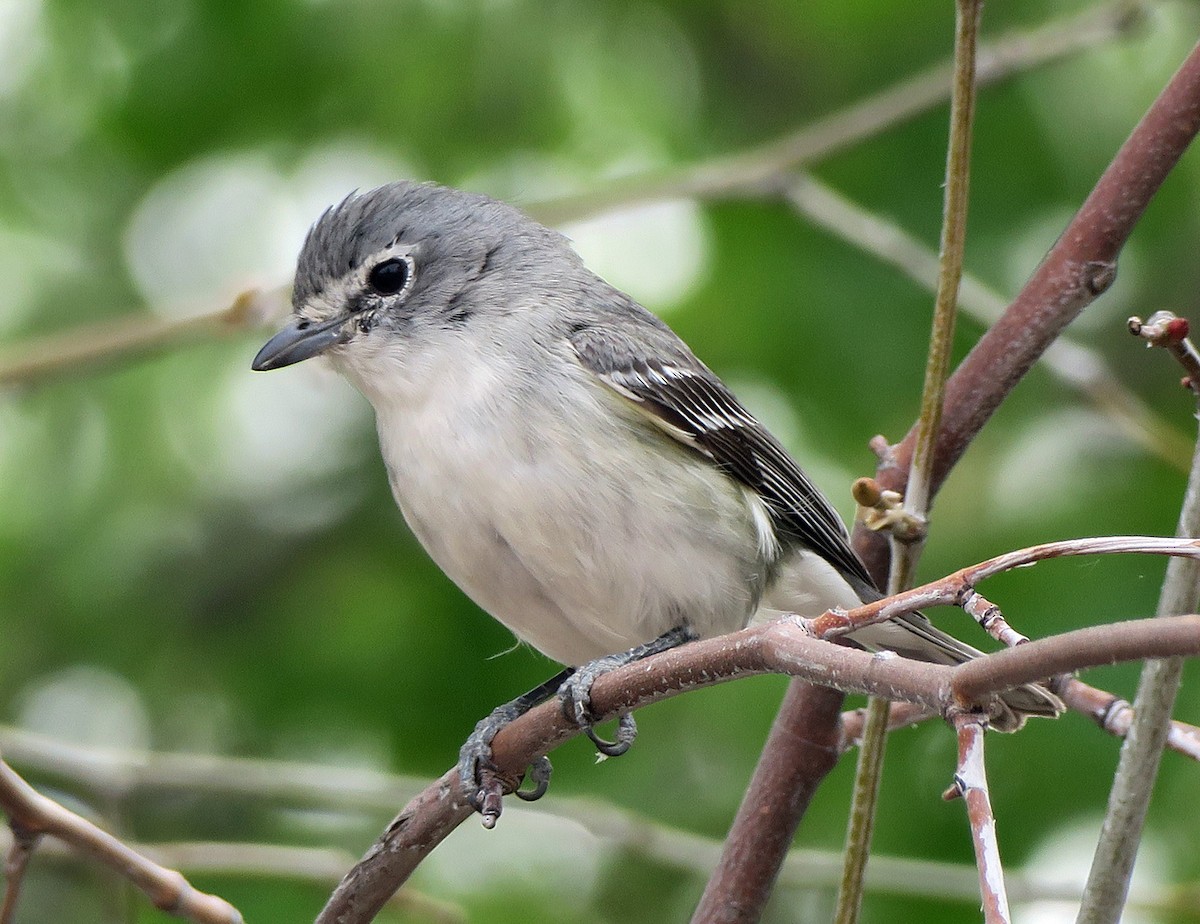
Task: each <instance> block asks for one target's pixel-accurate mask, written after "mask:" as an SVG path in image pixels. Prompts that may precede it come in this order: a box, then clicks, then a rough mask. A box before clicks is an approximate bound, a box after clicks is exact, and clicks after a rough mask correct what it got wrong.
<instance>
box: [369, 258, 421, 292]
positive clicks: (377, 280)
mask: <svg viewBox="0 0 1200 924" xmlns="http://www.w3.org/2000/svg"><path fill="white" fill-rule="evenodd" d="M412 271H413V266H412V261H411V260H410V259H409V258H407V257H388V258H387V259H386V260H381V261H380V262H379V263H376V264H375V265H374V266H373V267H371V271H370V272H369V273H367V285H369V286H370V287H371V290H372V291H373V292H375V294H376V295H397V294H399V293H400V292H403V291H404V290H405V289H406V288H408V286H409V283H410V282H411V281H412V276H413V272H412Z"/></svg>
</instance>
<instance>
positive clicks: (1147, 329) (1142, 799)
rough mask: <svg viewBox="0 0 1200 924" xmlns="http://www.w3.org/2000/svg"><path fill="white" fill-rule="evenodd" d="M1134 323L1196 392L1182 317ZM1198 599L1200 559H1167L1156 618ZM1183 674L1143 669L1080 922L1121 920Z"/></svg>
mask: <svg viewBox="0 0 1200 924" xmlns="http://www.w3.org/2000/svg"><path fill="white" fill-rule="evenodd" d="M1138 327H1139V331H1138V332H1139V333H1140V334H1141V335H1142V336H1144V337H1146V338H1147V339H1148V340H1149V342H1150V343H1151V344H1158V345H1162V346H1166V347H1167V349H1168V350H1169V351H1170V352H1171V353H1172V355H1174V356H1175V358H1176V359H1177V360H1178V361H1179V362H1180V363H1181V364H1182V365H1183V367H1184V369H1185V370H1187V374H1188V377H1187V379H1185V381H1186V382H1187V383H1188V384H1189V387H1190V388H1191V389H1192V390H1193V393H1197V388H1198V387H1200V376H1198V375H1197V373H1200V362H1198V359H1200V357H1197V354H1196V350H1195V348H1194V347H1193V346H1192V344H1191V341H1190V340H1188V339H1187V322H1186V321H1184V320H1183V319H1182V318H1176V317H1175V316H1174V315H1171V314H1170V313H1169V312H1158V313H1157V314H1156V315H1154V316H1153V317H1152V318H1151V319H1150V323H1148V324H1144V325H1142V324H1140V323H1139V325H1138ZM1130 329H1131V330H1132V329H1133V324H1132V321H1131V324H1130ZM1160 329H1161V330H1160ZM1176 535H1177V536H1180V537H1181V538H1186V537H1192V536H1200V438H1198V439H1197V441H1196V454H1195V457H1194V459H1193V461H1192V471H1191V474H1190V475H1189V477H1188V485H1187V490H1186V492H1185V493H1184V499H1183V504H1182V507H1181V509H1180V513H1179V525H1178V527H1177V528H1176ZM1197 601H1200V563H1198V562H1197V561H1195V560H1193V559H1182V558H1181V559H1178V560H1174V559H1173V560H1171V561H1170V562H1168V563H1167V573H1166V577H1165V578H1164V579H1163V587H1162V593H1161V595H1160V596H1159V599H1158V614H1157V615H1158V616H1159V617H1160V618H1161V617H1164V616H1169V615H1172V614H1174V613H1181V612H1186V611H1189V610H1192V609H1194V608H1195V606H1196V603H1197ZM1182 673H1183V659H1182V658H1179V657H1173V658H1167V659H1166V660H1162V661H1148V662H1146V664H1145V666H1144V667H1143V668H1142V676H1141V679H1140V681H1139V682H1138V691H1137V696H1136V697H1135V698H1134V703H1133V718H1132V723H1131V724H1130V727H1129V733H1128V734H1127V735H1126V736H1125V743H1124V744H1123V745H1122V747H1121V757H1120V760H1119V761H1118V763H1117V771H1116V773H1115V775H1114V776H1113V785H1112V789H1111V790H1110V792H1109V796H1108V808H1107V810H1106V811H1105V814H1104V823H1103V825H1102V826H1101V829H1100V839H1099V841H1098V843H1097V844H1096V853H1095V856H1094V857H1093V858H1092V868H1091V870H1090V872H1089V873H1088V881H1087V886H1086V887H1085V889H1084V892H1083V898H1082V900H1081V902H1080V908H1079V918H1078V920H1079V924H1116V922H1117V921H1118V920H1119V919H1120V917H1121V909H1122V908H1123V907H1124V905H1125V897H1126V895H1127V893H1128V891H1129V882H1130V879H1131V877H1132V876H1133V864H1134V860H1136V859H1137V848H1138V845H1139V844H1140V843H1141V839H1142V828H1143V827H1144V825H1145V821H1146V811H1147V809H1148V808H1149V806H1150V794H1151V792H1152V791H1153V789H1154V780H1155V778H1156V777H1157V775H1158V764H1159V761H1160V759H1161V758H1162V752H1163V748H1164V747H1165V746H1166V744H1167V739H1168V737H1169V734H1170V731H1171V713H1172V711H1173V709H1174V708H1175V697H1176V695H1177V693H1178V692H1179V681H1180V677H1181V675H1182Z"/></svg>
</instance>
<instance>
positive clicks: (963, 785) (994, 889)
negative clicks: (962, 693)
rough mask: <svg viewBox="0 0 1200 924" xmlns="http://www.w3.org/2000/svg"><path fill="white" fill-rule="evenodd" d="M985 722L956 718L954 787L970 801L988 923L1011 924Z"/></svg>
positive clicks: (965, 716)
mask: <svg viewBox="0 0 1200 924" xmlns="http://www.w3.org/2000/svg"><path fill="white" fill-rule="evenodd" d="M986 724H987V723H986V722H985V721H984V720H983V719H982V718H981V717H980V716H978V715H970V714H966V713H963V714H959V715H957V716H955V717H954V726H955V728H956V729H957V730H958V773H956V774H955V775H954V786H955V789H956V790H957V794H958V795H961V796H962V798H963V801H965V802H966V804H967V817H968V819H970V823H971V840H972V841H973V842H974V844H975V866H976V868H977V869H978V870H979V893H980V895H981V896H982V898H983V920H984V921H985V922H986V924H1009V922H1010V921H1011V920H1012V916H1011V913H1010V912H1009V910H1008V894H1007V892H1006V890H1005V886H1004V867H1003V866H1002V865H1001V863H1000V845H999V843H998V842H997V840H996V819H995V818H994V817H993V816H992V803H991V799H990V798H989V796H988V785H987V774H986V772H985V770H984V764H983V731H984V728H985V727H986Z"/></svg>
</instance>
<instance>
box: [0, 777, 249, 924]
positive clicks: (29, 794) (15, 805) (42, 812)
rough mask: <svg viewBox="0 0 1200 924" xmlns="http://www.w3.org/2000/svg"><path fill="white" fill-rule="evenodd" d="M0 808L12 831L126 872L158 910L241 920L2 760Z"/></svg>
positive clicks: (224, 923)
mask: <svg viewBox="0 0 1200 924" xmlns="http://www.w3.org/2000/svg"><path fill="white" fill-rule="evenodd" d="M0 809H3V811H4V813H5V814H6V815H7V816H8V818H9V821H10V822H11V823H12V825H13V826H14V830H16V829H19V830H21V831H22V832H23V833H24V834H25V835H27V836H35V835H36V836H40V835H45V834H49V835H52V836H54V837H56V838H58V839H60V840H62V841H65V842H66V843H68V844H70V845H71V846H72V847H74V848H75V849H77V850H79V851H81V852H82V853H86V854H87V855H88V856H90V857H92V858H93V859H95V860H98V861H99V862H101V863H103V864H104V865H105V866H108V867H109V868H111V869H113V870H114V871H116V872H117V873H119V874H120V875H122V876H124V877H125V878H126V879H128V880H129V882H131V883H132V884H133V885H135V886H137V887H138V888H139V889H141V890H142V892H144V893H145V894H146V897H147V898H149V899H150V901H151V902H153V903H154V906H155V907H156V908H160V909H161V910H163V911H166V912H167V913H169V914H173V915H176V916H178V917H181V918H186V919H188V920H189V921H193V922H195V924H242V916H241V915H240V914H239V913H238V912H237V910H236V909H235V908H234V907H233V906H232V905H230V904H229V903H228V902H226V901H225V900H224V899H222V898H218V897H217V896H215V895H209V894H207V893H205V892H201V891H199V890H197V889H195V888H193V886H192V885H191V883H189V882H188V881H187V880H186V879H185V878H184V877H183V876H182V875H180V874H179V873H178V872H176V871H174V870H170V869H166V868H165V867H162V866H159V865H158V864H157V863H154V862H152V861H151V860H148V859H147V858H146V857H144V856H142V855H141V854H139V853H137V852H136V851H134V850H132V849H130V848H129V847H128V846H126V845H125V844H124V843H122V842H121V841H119V840H118V839H117V838H115V837H113V836H112V835H111V834H109V833H108V832H106V831H102V830H101V829H100V828H98V827H96V826H95V825H94V824H92V823H91V822H90V821H88V820H87V819H85V818H81V817H80V816H79V815H76V814H75V813H74V812H71V811H68V810H67V809H65V808H63V807H62V806H61V805H59V804H58V803H57V802H55V801H53V800H52V799H47V798H46V797H45V796H43V795H41V794H40V793H38V792H37V791H36V790H35V789H34V788H33V787H32V786H30V785H29V784H28V783H26V782H25V781H24V780H23V779H21V777H20V776H18V775H17V773H15V772H14V771H13V769H12V768H11V767H9V766H8V764H6V763H5V762H4V761H0ZM18 881H19V879H18Z"/></svg>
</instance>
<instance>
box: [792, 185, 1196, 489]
mask: <svg viewBox="0 0 1200 924" xmlns="http://www.w3.org/2000/svg"><path fill="white" fill-rule="evenodd" d="M784 196H785V198H786V199H787V201H788V203H789V204H790V205H791V206H792V207H793V208H795V209H796V211H797V212H799V213H800V214H802V215H803V216H804V217H805V218H806V219H807V220H808V221H809V222H811V223H812V224H814V225H816V226H817V227H819V228H823V229H825V230H826V231H829V232H831V233H832V234H835V235H837V236H838V237H840V238H842V239H843V240H845V241H847V242H849V243H850V244H853V245H854V246H856V247H858V248H860V249H861V250H863V251H864V252H865V253H868V254H870V255H871V256H873V257H875V258H876V259H878V260H881V261H883V262H884V263H886V264H888V265H889V266H892V267H894V268H895V269H897V270H899V271H900V272H901V273H903V274H904V275H905V276H907V277H908V278H909V279H911V280H912V281H914V282H916V283H917V284H918V285H920V286H922V287H924V288H927V289H929V290H930V291H931V292H932V291H935V290H936V288H937V276H938V255H937V252H936V251H935V250H934V249H933V248H932V247H929V246H927V245H926V244H925V243H924V242H923V241H920V240H918V239H917V238H916V237H915V236H913V235H912V234H910V233H908V232H907V231H905V230H904V229H903V228H901V227H900V226H899V225H897V224H896V223H894V222H891V221H888V220H887V219H886V218H884V217H883V216H881V215H878V214H876V213H873V212H871V211H868V210H867V209H864V208H863V207H862V206H860V205H857V204H856V203H854V202H852V201H850V200H849V199H847V198H846V197H845V196H843V195H842V194H841V193H839V192H837V191H835V190H834V189H832V188H831V187H829V186H827V185H826V184H824V183H822V182H821V181H820V180H819V179H817V178H816V177H814V176H811V175H808V174H801V175H799V176H797V177H796V178H795V179H794V181H793V182H791V183H790V184H789V185H788V187H787V189H786V190H785V191H784ZM958 303H959V307H960V308H961V309H962V310H963V312H965V313H966V314H968V315H970V316H971V317H972V318H973V319H974V320H975V321H977V322H978V323H979V324H982V325H984V326H987V325H990V324H994V323H995V322H996V320H997V319H998V318H999V317H1000V316H1001V315H1002V314H1003V313H1004V309H1005V308H1006V307H1007V306H1008V299H1007V298H1005V297H1004V296H1003V295H1001V294H1000V293H999V292H997V291H996V290H995V289H992V288H990V287H989V286H987V285H986V284H985V283H984V282H983V281H982V280H980V279H979V278H978V277H976V276H973V275H972V274H970V273H964V274H963V277H962V283H961V285H960V286H959V293H958ZM1039 363H1040V365H1041V366H1042V367H1043V368H1045V369H1046V370H1047V371H1048V372H1049V373H1050V374H1051V375H1053V376H1054V377H1055V378H1057V379H1058V380H1059V381H1060V382H1062V383H1063V384H1065V385H1067V386H1068V387H1069V388H1072V389H1074V390H1075V391H1076V392H1077V393H1078V394H1079V395H1081V396H1082V397H1083V398H1085V399H1086V400H1088V401H1090V402H1091V403H1092V404H1094V405H1095V407H1096V408H1097V410H1099V412H1100V413H1101V414H1103V415H1104V416H1105V417H1106V418H1108V419H1109V420H1112V421H1113V422H1114V423H1115V424H1116V425H1117V426H1118V427H1120V428H1121V430H1122V432H1123V433H1124V434H1125V435H1126V437H1128V438H1129V439H1130V440H1132V441H1134V442H1135V443H1137V444H1138V445H1140V446H1141V447H1142V448H1144V449H1145V450H1146V451H1147V452H1150V453H1153V454H1154V455H1156V456H1158V457H1159V458H1161V459H1164V460H1165V461H1167V462H1169V463H1170V464H1171V465H1173V466H1175V467H1176V468H1178V469H1179V470H1180V471H1182V472H1186V471H1187V470H1188V468H1189V467H1190V465H1191V459H1192V443H1193V441H1192V439H1191V438H1190V437H1188V436H1186V435H1185V434H1184V433H1183V432H1182V431H1181V430H1179V428H1178V427H1175V426H1173V425H1172V424H1171V423H1170V422H1169V421H1167V420H1166V419H1165V418H1164V417H1163V416H1162V415H1161V414H1160V413H1159V412H1158V410H1157V409H1156V408H1154V407H1151V406H1150V405H1149V404H1147V403H1146V402H1145V401H1143V400H1142V399H1141V398H1140V397H1139V396H1138V395H1137V394H1136V393H1135V392H1133V391H1132V390H1130V389H1129V388H1128V387H1127V386H1126V385H1125V383H1124V382H1123V381H1121V379H1120V378H1119V377H1118V376H1117V374H1116V373H1115V372H1114V371H1113V370H1112V367H1111V366H1110V365H1109V363H1108V360H1107V359H1105V358H1104V356H1103V355H1102V354H1100V353H1099V352H1097V351H1096V350H1093V349H1092V348H1091V347H1089V346H1086V345H1085V344H1083V343H1081V342H1079V341H1077V340H1073V339H1071V337H1070V335H1069V334H1068V333H1063V334H1062V335H1061V336H1060V337H1059V338H1058V339H1057V340H1055V341H1054V342H1053V343H1051V344H1050V345H1049V346H1048V347H1047V348H1046V351H1045V353H1043V354H1042V356H1041V358H1040V359H1039Z"/></svg>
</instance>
